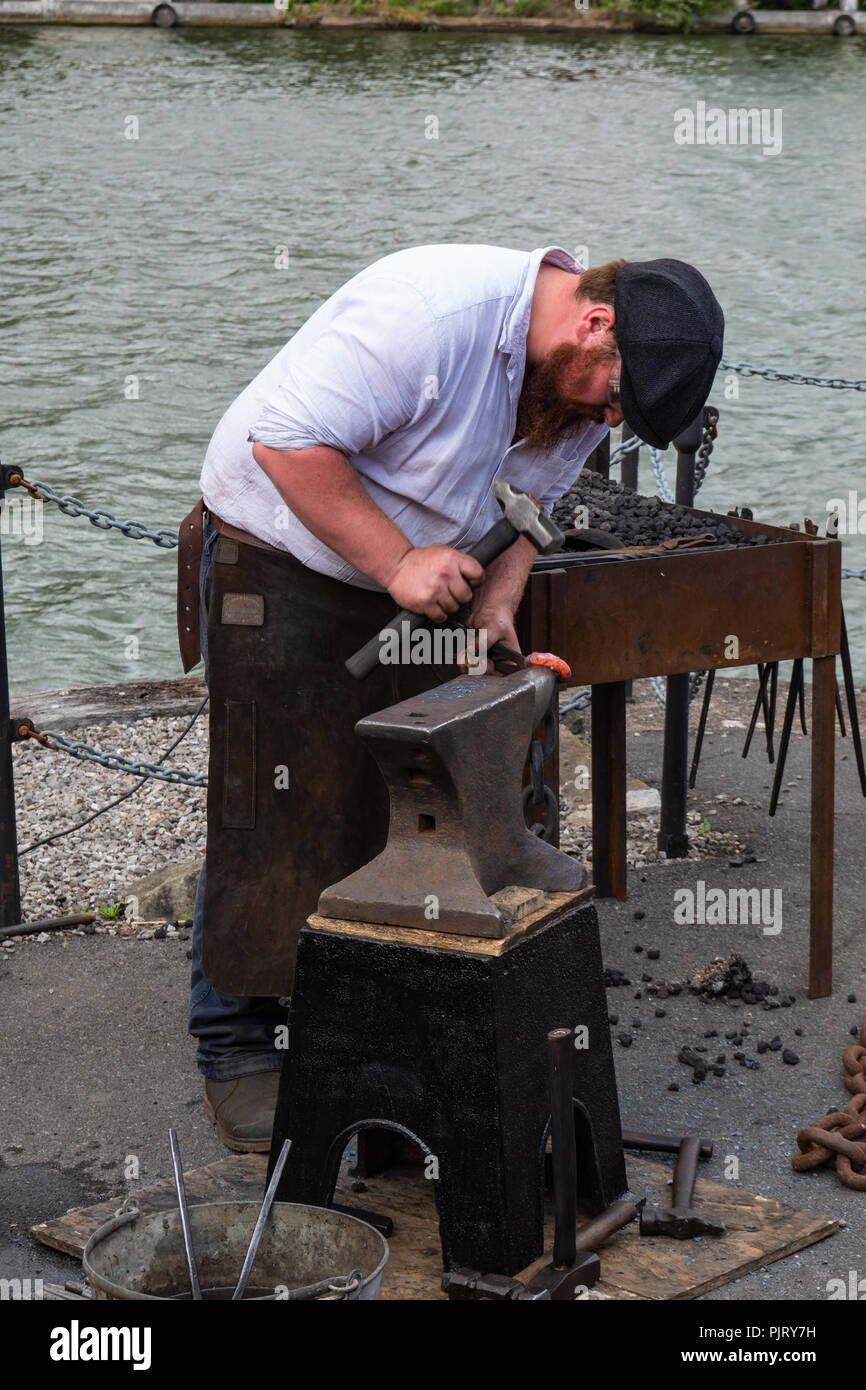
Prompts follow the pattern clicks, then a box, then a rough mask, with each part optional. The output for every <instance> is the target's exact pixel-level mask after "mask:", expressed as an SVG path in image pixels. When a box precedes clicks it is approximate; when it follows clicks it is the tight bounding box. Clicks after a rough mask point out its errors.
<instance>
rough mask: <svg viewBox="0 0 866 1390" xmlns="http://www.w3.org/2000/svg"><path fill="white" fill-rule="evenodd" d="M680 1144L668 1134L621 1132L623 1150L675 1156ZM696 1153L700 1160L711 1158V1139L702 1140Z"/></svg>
mask: <svg viewBox="0 0 866 1390" xmlns="http://www.w3.org/2000/svg"><path fill="white" fill-rule="evenodd" d="M682 1142H683V1141H682V1139H681V1138H679V1139H678V1138H676V1137H675V1136H674V1135H670V1134H643V1133H642V1132H641V1131H640V1130H635V1129H624V1130H623V1132H622V1146H623V1148H624V1149H639V1150H640V1149H643V1150H644V1151H645V1152H646V1153H663V1154H677V1153H679V1151H680V1145H681V1144H682ZM698 1152H699V1153H700V1155H701V1158H712V1156H713V1141H712V1139H702V1140H701V1142H700V1148H699V1150H698Z"/></svg>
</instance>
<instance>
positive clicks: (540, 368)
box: [514, 343, 616, 454]
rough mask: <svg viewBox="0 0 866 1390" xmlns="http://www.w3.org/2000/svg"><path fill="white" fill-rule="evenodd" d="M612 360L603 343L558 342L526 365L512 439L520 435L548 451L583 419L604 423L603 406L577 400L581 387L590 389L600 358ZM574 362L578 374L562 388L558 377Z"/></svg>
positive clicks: (571, 431) (574, 430)
mask: <svg viewBox="0 0 866 1390" xmlns="http://www.w3.org/2000/svg"><path fill="white" fill-rule="evenodd" d="M615 361H616V351H615V350H613V349H611V348H605V347H590V348H585V347H581V346H580V344H579V343H561V344H560V345H559V347H557V348H554V349H553V351H552V352H549V353H548V354H547V356H546V357H544V358H542V360H541V361H540V362H537V363H536V364H535V366H533V367H527V369H526V372H525V374H524V378H523V386H522V388H521V391H520V401H519V403H518V406H517V428H516V430H515V435H514V437H515V439H523V440H525V442H526V443H527V444H528V445H529V446H530V448H532V449H538V450H539V451H540V452H541V453H544V454H550V453H552V452H553V450H554V449H555V448H556V446H557V445H558V444H559V443H561V441H562V440H563V439H565V438H567V437H568V436H569V435H572V434H574V433H575V432H576V431H577V430H578V429H579V428H580V426H581V425H582V424H584V422H585V421H587V420H594V421H595V422H596V423H597V424H600V425H603V424H604V412H605V410H606V408H607V407H606V406H603V405H588V404H587V403H586V402H584V401H581V400H580V393H581V391H587V390H590V389H591V380H592V377H593V376H594V374H595V371H596V368H597V367H598V365H599V363H601V362H610V363H611V364H613V363H614V362H615ZM574 364H577V365H578V366H579V368H580V372H579V375H578V377H577V380H576V382H575V383H574V384H572V385H571V386H570V387H569V390H568V392H567V393H566V392H564V391H563V389H562V387H561V385H560V381H561V378H562V376H563V375H564V374H565V369H566V368H571V367H573V366H574Z"/></svg>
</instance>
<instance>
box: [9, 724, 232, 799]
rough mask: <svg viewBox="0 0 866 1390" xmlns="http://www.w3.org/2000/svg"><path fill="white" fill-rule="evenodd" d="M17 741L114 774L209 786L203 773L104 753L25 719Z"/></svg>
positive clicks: (17, 731) (20, 725)
mask: <svg viewBox="0 0 866 1390" xmlns="http://www.w3.org/2000/svg"><path fill="white" fill-rule="evenodd" d="M15 732H16V736H17V737H16V742H18V741H20V740H24V739H28V738H32V739H35V740H36V742H37V743H40V744H41V745H42V747H43V748H50V749H52V750H53V751H54V752H57V753H68V754H69V756H70V757H72V758H79V759H80V760H81V761H82V762H88V763H98V764H99V766H100V767H107V768H109V769H110V770H111V771H112V772H125V773H128V774H129V775H130V776H131V777H152V778H153V779H154V780H155V781H157V782H177V783H179V784H180V785H181V786H184V787H206V786H207V777H205V776H203V775H202V774H201V773H199V772H187V771H186V770H185V769H184V768H179V767H178V768H172V767H160V765H159V764H158V763H145V762H136V761H135V760H134V759H133V758H122V757H121V756H120V755H119V754H118V753H101V752H100V751H99V749H98V748H92V747H91V746H90V744H89V743H80V742H78V740H76V739H69V738H64V737H63V736H62V734H44V733H42V731H41V730H40V729H35V728H34V727H33V725H32V723H31V722H30V720H29V719H21V720H19V721H18V724H17V727H16V731H15Z"/></svg>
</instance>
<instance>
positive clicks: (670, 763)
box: [657, 410, 704, 859]
mask: <svg viewBox="0 0 866 1390" xmlns="http://www.w3.org/2000/svg"><path fill="white" fill-rule="evenodd" d="M703 428H704V412H703V410H701V411H699V412H698V414H697V415H696V416H695V418H694V420H692V422H691V424H690V425H687V426H686V428H685V429H684V430H683V431H682V433H681V434H679V435H677V438H676V439H675V440H674V448H675V449H676V451H677V490H676V499H677V504H678V505H679V506H681V507H692V506H694V501H695V455H696V454H697V451H698V448H699V446H700V443H701V438H702V435H703ZM689 682H690V674H689V672H688V671H686V672H685V673H684V674H683V675H678V676H668V680H667V697H666V699H665V741H664V754H663V757H662V789H661V802H662V804H661V812H660V815H659V833H658V841H657V843H658V847H659V849H660V850H663V851H664V853H665V854H666V855H667V857H668V859H684V858H685V857H686V855H687V854H688V852H689V837H688V834H687V832H686V804H687V800H688V793H687V789H686V782H687V778H688V775H689V774H688V768H689Z"/></svg>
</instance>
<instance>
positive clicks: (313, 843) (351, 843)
mask: <svg viewBox="0 0 866 1390" xmlns="http://www.w3.org/2000/svg"><path fill="white" fill-rule="evenodd" d="M237 534H238V533H237V532H235V533H234V535H237ZM240 534H243V533H240ZM250 540H251V541H254V538H252V537H250ZM394 611H395V604H394V600H393V599H392V598H391V597H390V596H389V595H388V594H382V593H379V592H371V591H370V590H366V589H360V588H358V587H357V586H355V585H351V584H345V583H342V582H340V581H339V580H335V579H331V578H329V577H328V576H326V575H322V574H319V573H317V572H316V571H315V570H312V569H309V568H308V567H307V566H305V565H303V564H301V563H300V561H298V560H296V559H295V558H294V557H293V556H291V555H289V554H288V552H284V551H279V550H275V549H273V548H271V547H267V546H265V545H263V543H262V542H257V543H252V544H244V543H243V542H241V541H239V540H237V539H234V538H233V537H230V536H228V535H226V534H221V535H220V538H219V540H218V541H217V542H216V550H215V554H214V564H213V569H212V582H211V587H210V595H209V599H208V602H207V641H208V688H209V690H210V761H209V770H208V793H207V860H206V863H207V873H206V895H205V901H204V954H203V965H204V972H205V975H206V976H207V978H208V980H210V982H211V983H212V984H213V986H214V987H215V988H216V989H217V990H219V991H220V992H221V993H224V994H233V995H286V994H288V993H289V992H290V990H291V985H292V976H293V972H294V964H295V955H296V952H297V943H298V936H299V934H300V931H301V928H302V927H303V926H304V923H305V922H306V919H307V917H308V916H309V914H310V913H311V912H314V911H315V909H316V906H317V903H318V898H319V894H320V892H321V891H322V889H323V888H325V887H327V886H328V885H329V884H331V883H335V882H336V881H338V880H339V879H342V878H345V877H346V875H347V874H349V873H352V872H353V871H354V870H355V869H357V868H360V867H361V865H362V864H365V863H367V862H368V860H370V859H372V858H373V857H374V856H375V855H377V854H378V853H379V852H380V851H381V850H382V849H383V848H384V845H385V841H386V839H387V830H388V814H389V807H388V792H387V788H386V786H385V783H384V781H383V780H382V777H381V774H380V772H379V769H378V767H377V766H376V764H375V762H374V760H373V758H372V756H371V755H370V753H369V752H368V751H367V749H366V748H365V747H364V745H363V743H362V741H361V740H360V739H358V738H356V736H355V733H354V729H355V724H356V723H357V722H358V720H359V719H361V718H363V717H364V716H365V715H367V714H371V713H373V712H375V711H376V710H379V709H383V708H385V707H387V706H388V705H391V704H394V703H395V702H396V701H397V700H401V699H407V698H409V697H410V696H411V695H414V694H417V693H418V692H420V691H422V690H428V689H429V688H430V687H431V686H432V685H436V684H437V683H438V682H439V681H440V680H442V679H448V678H449V676H452V675H453V674H454V671H453V670H451V671H445V670H442V671H437V669H436V668H435V667H429V666H428V667H423V666H415V667H411V666H404V667H399V666H380V667H378V668H377V670H376V671H375V672H374V673H373V675H371V676H370V677H369V679H368V680H366V681H357V680H355V679H354V678H353V677H352V676H350V675H349V673H348V672H347V671H346V669H345V667H344V665H343V663H344V661H345V660H346V658H347V657H348V656H350V655H351V653H352V652H354V651H356V650H357V648H358V647H360V646H362V645H363V644H364V642H366V641H367V640H368V639H369V638H370V637H371V636H372V635H373V634H374V633H375V632H376V631H377V630H378V629H379V628H381V627H382V626H384V625H385V623H386V622H387V621H388V619H389V618H391V617H392V616H393V614H394Z"/></svg>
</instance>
